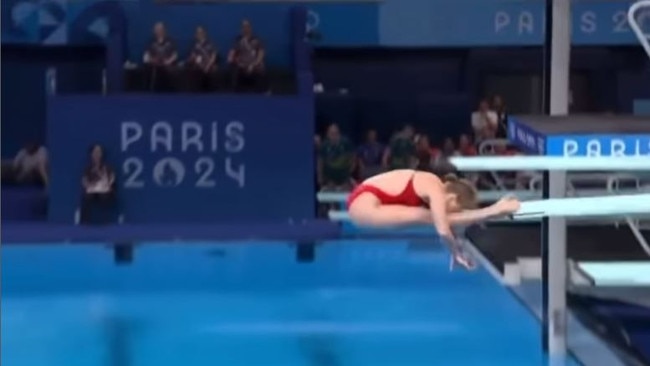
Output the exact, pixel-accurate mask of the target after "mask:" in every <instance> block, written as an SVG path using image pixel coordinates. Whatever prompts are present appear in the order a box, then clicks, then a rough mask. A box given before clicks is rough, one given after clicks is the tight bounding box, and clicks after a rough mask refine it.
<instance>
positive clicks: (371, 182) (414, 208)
mask: <svg viewBox="0 0 650 366" xmlns="http://www.w3.org/2000/svg"><path fill="white" fill-rule="evenodd" d="M347 206H348V212H349V215H350V219H351V220H352V222H354V223H355V224H357V225H360V226H371V227H396V226H405V225H413V224H423V223H424V224H433V225H434V226H435V228H436V230H437V231H438V233H439V234H440V235H441V236H442V237H443V239H445V241H446V242H447V243H448V244H449V246H450V249H451V250H452V252H453V254H454V257H453V258H454V261H455V262H456V263H457V264H460V265H462V266H463V267H465V268H472V267H473V266H474V264H473V263H472V261H471V259H470V258H469V257H468V256H467V255H466V254H465V253H464V252H463V251H462V250H461V248H460V246H458V245H457V244H456V243H457V241H456V240H455V238H454V235H453V232H452V229H451V227H452V225H468V224H472V223H476V222H479V221H483V220H486V219H489V218H492V217H498V216H506V215H509V214H512V213H514V212H516V211H517V210H519V206H520V204H519V201H518V200H516V199H515V198H513V197H505V198H503V199H501V200H500V201H498V202H497V203H495V204H493V205H492V206H489V207H486V208H481V209H477V207H478V194H477V191H476V188H475V187H474V185H473V184H472V183H471V182H469V181H467V180H464V179H459V178H457V177H456V176H454V175H447V176H445V177H444V178H443V179H442V180H441V179H440V178H438V177H437V176H436V175H434V174H432V173H429V172H424V171H415V170H408V169H403V170H394V171H390V172H387V173H383V174H379V175H376V176H374V177H371V178H369V179H367V180H365V181H364V182H363V183H361V184H360V185H359V186H357V187H356V189H355V190H354V191H352V193H351V194H350V196H349V198H348V202H347Z"/></svg>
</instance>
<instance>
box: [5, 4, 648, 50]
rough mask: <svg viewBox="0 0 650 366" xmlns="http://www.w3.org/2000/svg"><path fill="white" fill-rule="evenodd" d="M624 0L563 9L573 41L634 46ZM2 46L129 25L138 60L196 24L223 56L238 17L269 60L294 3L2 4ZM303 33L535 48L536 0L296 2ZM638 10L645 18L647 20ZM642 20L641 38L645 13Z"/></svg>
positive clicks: (353, 41) (283, 38)
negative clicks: (152, 45)
mask: <svg viewBox="0 0 650 366" xmlns="http://www.w3.org/2000/svg"><path fill="white" fill-rule="evenodd" d="M631 3H633V0H614V1H603V0H578V1H573V2H572V26H573V29H572V34H573V36H572V37H573V43H574V44H584V45H592V44H598V45H616V44H636V43H638V40H637V39H636V37H635V36H634V34H633V32H632V31H631V30H630V27H629V25H628V24H627V15H626V14H627V9H628V8H629V6H630V4H631ZM1 4H2V11H1V12H0V13H1V14H2V22H1V23H2V35H3V37H2V42H3V43H4V42H11V43H41V44H67V43H84V42H92V41H101V40H102V39H103V38H105V37H106V35H107V34H108V31H109V29H111V28H113V27H115V26H117V25H120V24H122V23H125V22H126V23H128V36H129V45H130V54H131V57H132V58H133V60H134V61H138V60H139V59H140V57H141V55H142V50H143V47H144V45H145V43H146V42H147V41H148V39H149V37H150V33H151V26H152V25H153V23H154V22H156V21H163V22H165V23H166V24H167V27H168V29H169V31H170V34H171V35H172V37H173V38H174V39H176V40H177V41H178V43H179V45H180V48H181V49H182V50H183V51H185V50H186V49H187V47H189V46H188V45H189V43H190V42H191V40H192V32H193V29H194V27H196V25H198V24H201V25H203V26H205V27H206V29H207V30H208V32H209V33H210V35H211V37H212V38H213V40H214V41H215V42H216V43H217V44H218V46H219V48H220V49H221V50H224V51H225V50H227V49H228V48H229V47H230V45H231V43H232V39H233V37H234V36H235V35H236V34H237V32H238V30H239V22H240V21H241V19H243V18H248V19H250V20H251V22H252V24H253V26H254V28H255V30H256V32H257V33H258V34H259V36H260V37H261V38H262V39H263V40H264V41H265V44H266V45H267V48H268V49H269V50H270V51H271V52H270V55H269V57H270V58H271V59H272V60H274V61H276V60H279V61H282V60H281V59H284V61H286V60H288V56H283V57H281V56H280V53H281V52H283V50H286V46H287V45H288V43H289V41H290V37H289V27H288V26H287V19H288V16H289V9H290V8H291V7H292V6H295V5H301V3H300V2H291V3H286V2H264V3H248V2H247V3H237V2H228V3H211V2H207V3H196V2H191V3H187V4H179V3H174V4H173V5H172V4H168V5H166V4H165V3H160V2H157V1H155V0H140V1H136V2H124V1H122V2H115V1H111V0H103V1H94V0H79V1H58V2H56V1H55V2H45V3H38V2H33V1H30V0H3V1H2V2H1ZM303 4H304V5H306V6H308V7H309V9H310V10H311V11H310V16H309V18H308V20H307V28H308V29H311V30H314V31H318V33H319V34H320V35H321V38H320V41H319V42H320V43H319V44H321V45H327V46H371V45H380V44H381V45H387V46H486V45H489V46H502V45H513V46H517V45H521V46H530V45H541V44H542V42H543V40H544V36H543V34H544V13H545V0H408V1H404V0H384V1H380V2H376V3H374V2H361V3H357V2H354V3H345V2H333V3H332V2H314V1H305V2H304V3H303ZM649 13H650V12H648V13H645V14H649ZM645 14H641V15H640V17H639V19H641V20H642V22H643V23H645V24H643V28H645V29H646V30H647V31H650V29H648V28H650V20H646V21H643V20H644V19H650V15H645Z"/></svg>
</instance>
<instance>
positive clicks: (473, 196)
mask: <svg viewBox="0 0 650 366" xmlns="http://www.w3.org/2000/svg"><path fill="white" fill-rule="evenodd" d="M443 181H444V182H445V189H446V190H447V193H452V194H455V195H456V197H457V199H458V205H459V206H460V207H461V208H462V209H463V210H471V209H475V208H477V207H478V192H477V191H476V188H475V187H474V184H473V183H472V182H470V181H469V180H467V179H461V178H458V176H456V174H447V175H445V177H444V178H443Z"/></svg>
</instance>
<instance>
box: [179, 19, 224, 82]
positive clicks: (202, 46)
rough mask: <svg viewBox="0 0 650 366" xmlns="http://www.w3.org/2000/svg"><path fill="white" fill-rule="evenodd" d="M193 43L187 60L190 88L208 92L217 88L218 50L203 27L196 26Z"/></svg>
mask: <svg viewBox="0 0 650 366" xmlns="http://www.w3.org/2000/svg"><path fill="white" fill-rule="evenodd" d="M194 39H195V40H194V45H193V47H192V51H191V53H190V57H189V59H188V60H187V64H186V66H187V68H186V70H187V72H188V81H189V82H190V90H192V91H198V92H210V91H214V90H216V89H217V88H218V86H219V85H218V74H217V71H218V66H217V61H218V55H219V54H218V50H217V47H216V46H215V45H214V43H212V42H211V41H210V39H209V38H208V34H207V32H206V31H205V28H203V27H197V28H196V33H195V38H194Z"/></svg>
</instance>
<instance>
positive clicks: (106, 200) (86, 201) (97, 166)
mask: <svg viewBox="0 0 650 366" xmlns="http://www.w3.org/2000/svg"><path fill="white" fill-rule="evenodd" d="M81 185H82V186H83V195H82V198H81V212H80V214H81V215H80V216H81V218H80V222H81V223H84V224H85V223H90V222H91V220H90V212H91V211H92V210H93V209H96V208H100V209H101V208H104V209H106V208H110V207H112V206H113V204H114V201H115V187H114V186H115V174H114V173H113V169H111V167H110V166H108V164H106V162H105V161H104V150H103V149H102V147H101V146H100V145H94V146H92V148H91V149H90V162H89V163H88V166H87V167H86V169H85V170H84V173H83V176H82V177H81Z"/></svg>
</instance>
